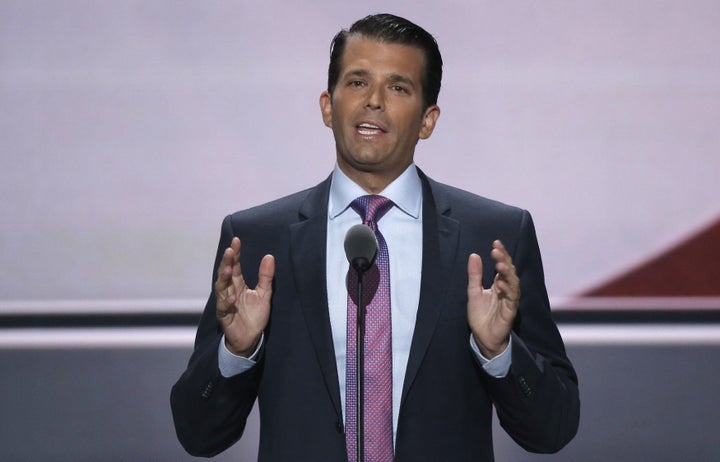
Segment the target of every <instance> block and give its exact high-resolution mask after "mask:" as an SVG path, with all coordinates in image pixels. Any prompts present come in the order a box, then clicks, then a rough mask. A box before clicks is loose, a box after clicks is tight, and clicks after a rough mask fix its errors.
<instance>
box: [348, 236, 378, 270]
mask: <svg viewBox="0 0 720 462" xmlns="http://www.w3.org/2000/svg"><path fill="white" fill-rule="evenodd" d="M377 253H378V241H377V238H376V237H375V233H374V232H373V230H372V229H370V227H369V226H368V225H362V224H360V225H354V226H353V227H351V228H350V229H349V230H348V232H347V234H346V235H345V256H346V257H347V259H348V261H349V262H350V265H351V266H352V267H353V268H355V271H357V272H358V274H362V273H364V272H365V271H367V270H368V269H369V268H370V267H371V266H372V264H373V263H374V262H375V257H376V256H377Z"/></svg>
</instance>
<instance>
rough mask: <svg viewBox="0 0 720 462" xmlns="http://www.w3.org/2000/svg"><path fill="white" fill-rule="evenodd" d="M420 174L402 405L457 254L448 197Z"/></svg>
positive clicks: (456, 227) (455, 224)
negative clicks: (415, 281) (419, 226)
mask: <svg viewBox="0 0 720 462" xmlns="http://www.w3.org/2000/svg"><path fill="white" fill-rule="evenodd" d="M418 174H419V175H420V179H421V180H422V184H423V257H422V282H421V288H420V303H419V305H418V313H417V320H416V321H415V332H414V333H413V339H412V344H411V346H410V357H409V358H408V365H407V370H406V372H405V381H404V383H403V391H402V398H401V400H400V403H401V404H400V405H401V406H402V403H403V402H404V401H405V396H406V395H407V392H408V390H409V389H410V387H411V386H412V384H413V381H414V380H415V376H416V375H417V372H418V370H419V369H420V365H421V364H422V361H423V358H424V357H425V352H426V351H427V348H428V345H429V344H430V340H431V338H432V336H433V332H434V331H435V326H436V324H437V321H438V317H439V316H440V312H441V311H442V309H443V307H444V300H445V296H444V295H445V292H446V290H447V288H448V278H449V277H450V276H451V271H450V270H451V268H452V263H453V261H454V260H455V258H456V254H457V244H458V235H459V223H458V222H457V220H455V219H453V218H450V217H449V216H448V215H449V213H450V204H449V203H448V201H447V199H446V197H445V196H444V195H443V194H442V193H441V192H440V191H437V190H436V189H433V188H432V187H431V181H430V180H429V179H428V178H427V177H426V176H425V175H424V174H423V173H422V171H420V170H419V169H418Z"/></svg>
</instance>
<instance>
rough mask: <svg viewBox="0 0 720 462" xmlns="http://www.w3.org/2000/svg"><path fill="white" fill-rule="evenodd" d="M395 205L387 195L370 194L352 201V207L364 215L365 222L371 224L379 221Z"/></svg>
mask: <svg viewBox="0 0 720 462" xmlns="http://www.w3.org/2000/svg"><path fill="white" fill-rule="evenodd" d="M393 205H394V204H393V201H391V200H390V199H388V198H387V197H385V196H378V195H375V194H371V195H370V194H369V195H366V196H360V197H358V198H357V199H355V200H354V201H352V203H351V204H350V207H352V208H353V210H355V211H356V212H357V213H358V214H359V215H360V216H361V217H362V220H363V223H365V224H370V223H377V221H378V220H380V219H381V218H382V217H383V215H385V214H386V213H387V211H388V210H390V209H391V208H392V206H393Z"/></svg>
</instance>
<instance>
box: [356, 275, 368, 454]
mask: <svg viewBox="0 0 720 462" xmlns="http://www.w3.org/2000/svg"><path fill="white" fill-rule="evenodd" d="M366 269H367V268H364V269H363V270H362V271H358V272H357V273H358V292H357V301H358V303H357V335H356V336H355V356H356V363H357V373H356V374H355V378H356V380H357V385H356V388H357V403H356V404H357V412H356V414H357V427H356V429H357V434H356V435H355V437H356V438H357V462H365V314H366V311H365V306H363V297H362V293H363V275H364V274H365V270H366Z"/></svg>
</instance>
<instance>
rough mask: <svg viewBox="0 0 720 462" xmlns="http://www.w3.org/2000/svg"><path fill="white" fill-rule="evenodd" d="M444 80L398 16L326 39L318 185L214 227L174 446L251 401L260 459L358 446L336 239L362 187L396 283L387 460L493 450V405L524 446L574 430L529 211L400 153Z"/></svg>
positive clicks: (188, 442)
mask: <svg viewBox="0 0 720 462" xmlns="http://www.w3.org/2000/svg"><path fill="white" fill-rule="evenodd" d="M441 76H442V59H441V57H440V53H439V50H438V49H437V44H436V43H435V40H434V39H433V38H432V36H431V35H430V34H428V33H427V32H426V31H424V30H423V29H422V28H420V27H418V26H416V25H415V24H413V23H411V22H409V21H407V20H405V19H402V18H399V17H396V16H392V15H374V16H369V17H367V18H364V19H362V20H360V21H358V22H356V23H355V24H353V26H352V27H351V28H350V30H349V31H341V32H340V33H339V34H338V35H337V36H336V37H335V39H334V41H333V48H332V53H331V62H330V69H329V72H328V90H327V91H325V92H323V93H322V95H321V97H320V106H321V112H322V116H323V120H324V122H325V124H326V125H327V126H328V127H330V128H332V130H333V134H334V137H335V142H336V151H337V165H336V167H335V170H334V171H333V173H332V175H331V176H330V177H329V178H328V179H327V180H326V181H324V182H323V183H321V184H319V185H318V186H316V187H314V188H310V189H308V190H306V191H302V192H299V193H296V194H293V195H291V196H288V197H286V198H282V199H279V200H277V201H274V202H271V203H268V204H265V205H262V206H259V207H256V208H252V209H249V210H246V211H243V212H237V213H235V214H233V215H230V216H228V217H226V219H225V221H224V222H223V226H222V233H221V237H220V244H219V247H218V254H217V258H216V265H215V268H216V269H215V272H214V274H213V281H214V289H213V292H212V294H211V296H210V298H209V300H208V303H207V305H206V307H205V311H204V314H203V317H202V320H201V322H200V325H199V327H198V333H197V338H196V342H195V349H194V352H193V354H192V357H191V358H190V361H189V364H188V368H187V370H186V371H185V372H184V373H183V375H182V376H181V377H180V379H179V380H178V382H177V383H176V385H175V386H174V387H173V390H172V394H171V403H172V410H173V416H174V419H175V427H176V430H177V434H178V437H179V439H180V441H181V443H182V444H183V446H184V447H185V448H186V450H187V451H188V452H190V453H191V454H195V455H205V456H210V455H214V454H217V453H219V452H220V451H223V450H224V449H226V448H227V447H229V446H230V445H232V444H233V443H234V442H235V441H237V439H238V438H240V436H241V435H242V433H243V430H244V427H245V422H246V419H247V416H248V414H249V412H250V410H251V409H252V407H253V404H254V402H255V399H256V398H257V399H258V401H259V407H260V449H259V460H262V461H287V460H292V461H343V460H348V454H350V458H351V459H352V458H354V452H353V451H350V452H349V451H348V448H349V447H350V446H349V445H348V442H349V441H350V439H351V438H354V435H353V434H352V433H351V432H346V431H345V430H346V426H345V423H346V415H347V412H346V411H347V410H346V408H345V403H346V399H347V393H348V392H347V390H349V388H346V387H347V385H348V380H347V378H346V377H349V376H346V373H347V372H348V370H346V364H347V363H346V353H347V350H346V348H345V340H346V339H347V332H348V331H347V327H348V323H351V322H354V320H353V319H348V318H346V314H345V310H346V308H347V306H345V302H346V300H347V298H348V297H347V293H348V291H347V288H346V285H345V276H346V273H347V269H348V265H347V261H344V262H343V261H342V260H343V259H344V258H345V257H344V254H343V253H342V237H343V236H344V233H345V231H347V229H348V228H349V227H350V225H352V224H353V223H358V222H360V221H361V218H360V217H359V216H358V215H357V214H356V213H355V212H354V211H353V209H352V208H351V207H350V204H351V202H352V201H353V198H354V197H357V196H360V195H373V196H376V195H383V196H386V197H388V198H389V199H390V200H392V204H393V206H392V208H391V209H390V211H388V212H387V214H386V215H385V216H384V217H383V218H382V219H381V220H380V221H379V222H378V227H379V228H380V231H381V232H382V234H383V235H384V236H385V239H386V240H387V248H388V249H389V254H390V259H389V260H390V262H389V266H390V269H389V274H390V281H392V282H391V284H390V287H391V291H392V292H391V297H390V298H391V300H392V303H391V305H392V435H391V438H392V449H391V454H392V452H394V456H392V455H391V456H390V457H389V459H392V458H394V460H395V461H399V462H400V461H411V462H414V461H451V462H456V461H464V460H468V461H469V460H473V461H492V460H493V449H492V434H491V433H492V432H491V415H492V407H493V405H494V406H495V408H496V409H497V413H498V417H499V419H500V423H501V425H502V426H503V428H504V429H505V430H506V431H507V432H508V434H509V435H510V436H511V437H512V438H513V439H514V440H515V441H517V442H518V443H519V444H520V445H521V446H523V447H524V448H526V449H527V450H529V451H535V452H554V451H557V450H559V449H560V448H562V447H563V446H564V445H565V444H567V442H568V441H570V440H571V439H572V437H573V436H574V435H575V432H576V431H577V426H578V421H579V407H580V404H579V398H578V388H577V377H576V375H575V371H574V370H573V367H572V365H571V363H570V361H569V360H568V359H567V357H566V354H565V350H564V346H563V342H562V339H561V338H560V335H559V333H558V331H557V328H556V326H555V324H554V322H553V320H552V318H551V314H550V308H549V303H548V298H547V293H546V289H545V283H544V276H543V270H542V263H541V259H540V252H539V249H538V245H537V240H536V237H535V230H534V227H533V223H532V219H531V218H530V215H529V214H528V213H527V212H526V211H524V210H521V209H517V208H514V207H510V206H507V205H504V204H500V203H498V202H495V201H492V200H489V199H485V198H481V197H479V196H475V195H473V194H470V193H467V192H464V191H460V190H458V189H455V188H452V187H450V186H446V185H443V184H440V183H437V182H435V181H433V180H431V179H429V178H428V177H427V176H425V174H424V173H423V172H422V171H420V170H419V169H417V168H416V167H415V166H414V163H413V156H414V151H415V145H416V143H417V142H418V140H419V139H425V138H428V137H429V136H430V135H431V134H432V132H433V130H434V128H435V124H436V122H437V120H438V117H439V115H440V109H439V108H438V106H437V104H436V103H437V95H438V93H439V89H440V79H441ZM498 174H501V173H500V172H499V173H498ZM241 241H242V251H241V249H240V243H241ZM489 262H494V264H493V265H491V264H489ZM483 263H485V264H483ZM255 268H258V271H257V275H255V273H254V272H253V271H248V269H250V270H252V269H255ZM252 287H254V289H251V288H252ZM368 316H370V314H368ZM347 359H349V358H347ZM348 368H349V366H348ZM372 424H373V422H367V421H366V426H367V425H372ZM370 443H372V442H370ZM366 444H368V442H367V441H366ZM386 462H389V461H386Z"/></svg>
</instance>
